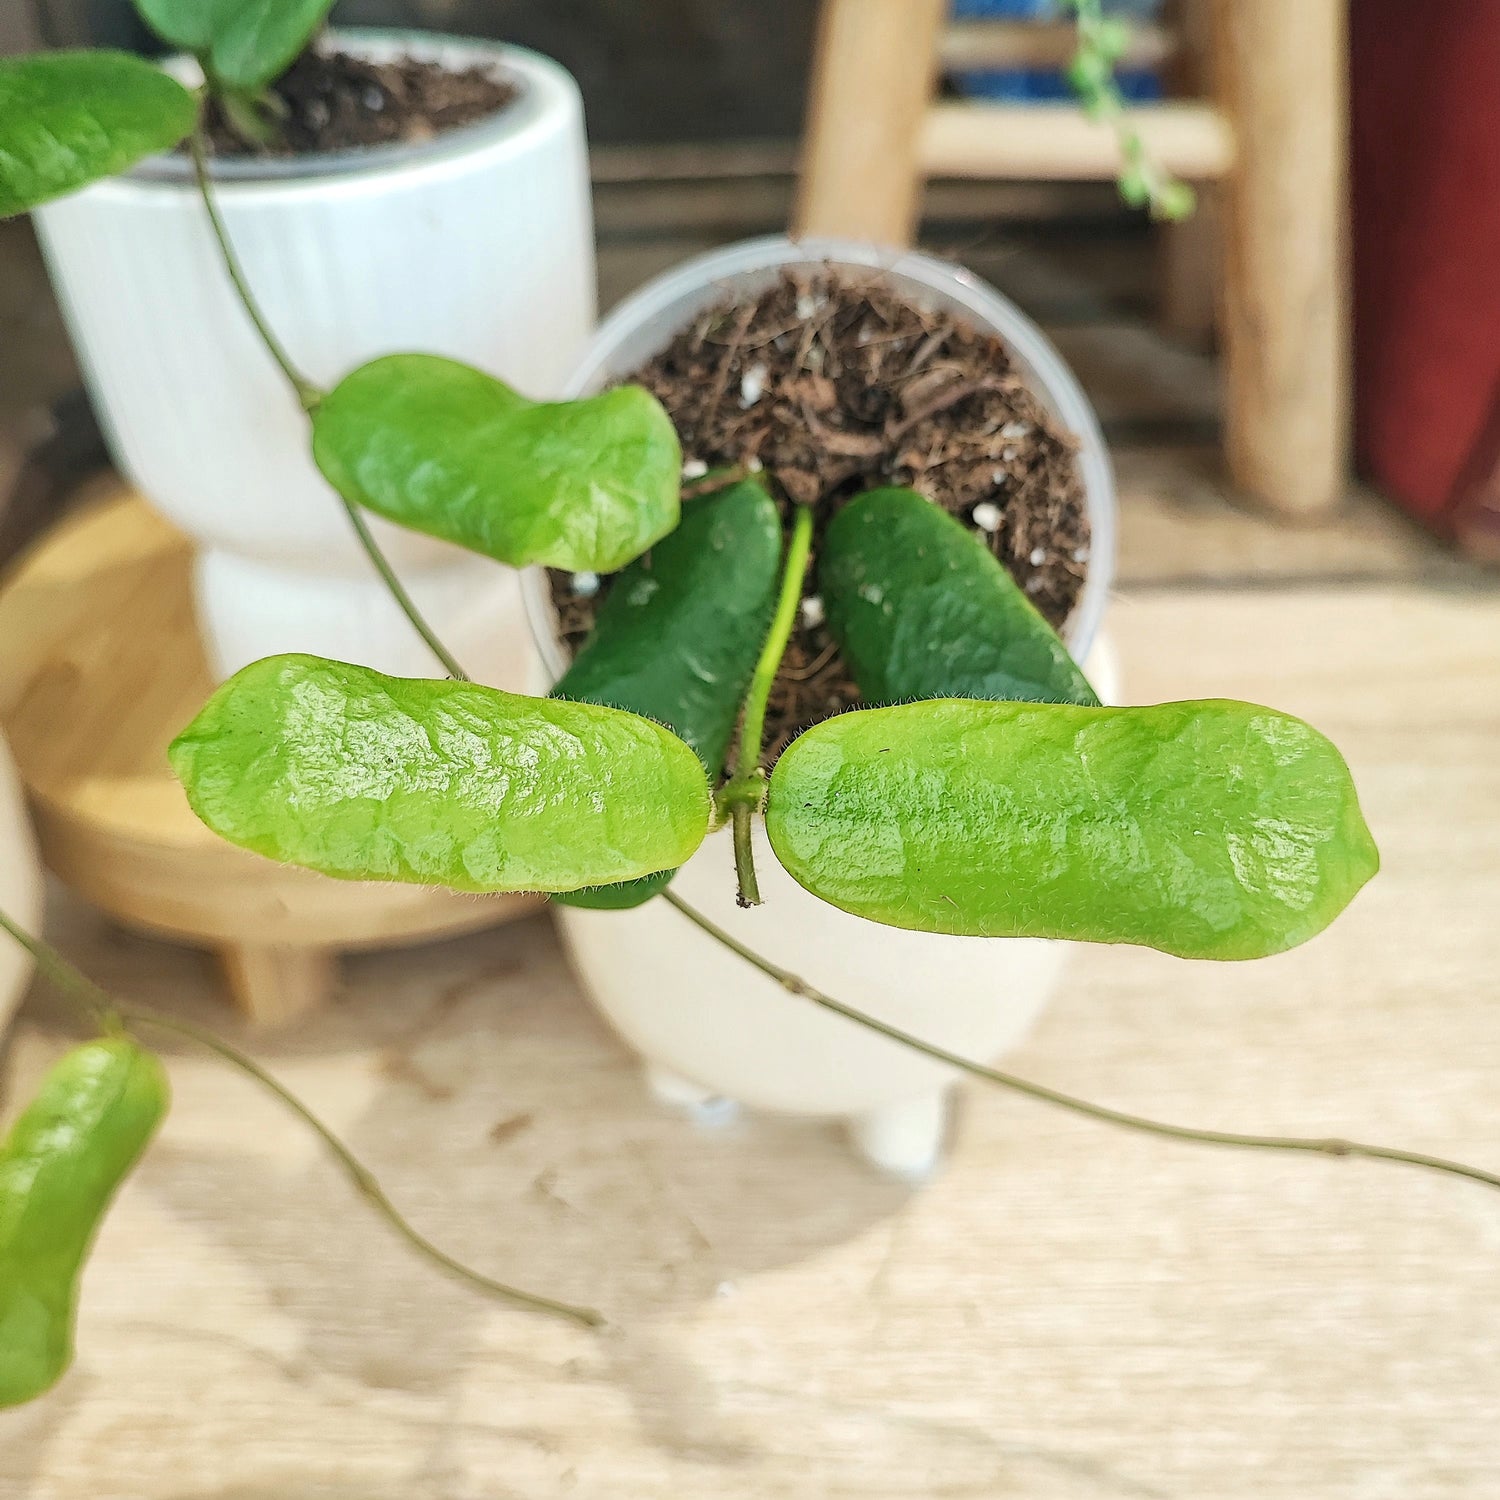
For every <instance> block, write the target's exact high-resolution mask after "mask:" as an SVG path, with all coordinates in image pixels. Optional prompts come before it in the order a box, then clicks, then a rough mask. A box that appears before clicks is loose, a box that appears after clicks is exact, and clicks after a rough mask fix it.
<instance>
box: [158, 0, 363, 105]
mask: <svg viewBox="0 0 1500 1500" xmlns="http://www.w3.org/2000/svg"><path fill="white" fill-rule="evenodd" d="M135 8H136V9H137V10H138V11H139V12H140V13H141V19H142V20H144V21H145V23H146V24H147V25H148V26H149V27H150V28H151V29H152V30H153V31H154V32H155V33H156V34H157V35H158V36H159V37H160V38H161V39H162V40H163V41H164V42H166V43H167V44H168V45H169V46H173V47H180V48H182V50H183V51H184V52H191V53H193V55H194V56H196V57H198V58H201V59H202V61H203V65H204V68H205V70H206V71H207V72H208V74H209V76H210V77H211V78H212V79H213V80H214V81H215V82H217V83H222V84H228V85H229V86H231V87H232V88H237V89H250V90H254V89H260V88H264V87H265V85H266V84H268V83H270V82H271V81H272V79H274V78H277V77H278V76H279V75H280V74H282V73H283V72H285V71H286V69H287V68H288V67H289V66H290V65H291V63H292V61H293V60H294V59H295V58H296V56H297V54H298V53H299V52H301V51H302V49H303V48H304V47H305V46H306V45H307V43H308V41H309V40H310V39H311V37H312V34H313V32H315V31H316V30H317V29H318V27H319V26H320V25H321V24H322V21H323V18H324V16H326V15H327V14H328V12H329V11H330V10H331V9H332V8H333V0H135Z"/></svg>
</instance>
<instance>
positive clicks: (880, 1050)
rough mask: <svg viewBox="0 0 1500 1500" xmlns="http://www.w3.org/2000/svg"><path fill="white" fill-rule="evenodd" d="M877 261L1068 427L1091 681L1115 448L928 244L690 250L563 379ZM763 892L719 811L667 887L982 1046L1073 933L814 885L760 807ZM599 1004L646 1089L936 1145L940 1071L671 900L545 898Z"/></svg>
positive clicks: (639, 359)
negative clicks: (874, 905)
mask: <svg viewBox="0 0 1500 1500" xmlns="http://www.w3.org/2000/svg"><path fill="white" fill-rule="evenodd" d="M823 263H831V264H832V265H834V266H844V267H849V268H851V269H858V270H860V271H864V272H868V271H869V270H870V269H877V270H880V271H881V272H883V273H884V275H885V276H886V278H887V280H888V281H889V283H890V284H891V285H892V286H893V287H894V288H895V290H897V291H898V292H899V293H901V294H903V295H905V296H907V297H908V298H910V299H911V300H912V301H913V302H916V303H918V304H920V305H924V306H927V307H933V308H941V309H944V310H946V311H951V312H952V313H955V314H957V315H958V316H960V317H962V318H965V319H966V320H968V321H969V322H971V323H973V324H974V325H975V326H977V327H980V328H984V329H988V330H991V331H993V332H995V333H997V334H998V335H999V336H1000V337H1001V338H1002V339H1004V341H1005V343H1006V345H1007V347H1008V348H1009V349H1010V351H1011V354H1012V357H1013V358H1014V360H1015V361H1016V363H1017V365H1018V367H1019V369H1020V372H1021V373H1022V375H1023V376H1024V377H1025V378H1026V379H1027V380H1028V382H1029V384H1030V385H1031V388H1032V390H1033V391H1034V392H1035V394H1036V395H1037V397H1038V398H1039V399H1040V400H1041V401H1042V402H1043V403H1044V404H1045V405H1046V406H1048V407H1049V408H1050V409H1051V410H1052V412H1053V413H1054V414H1055V415H1056V416H1057V418H1058V419H1059V420H1060V421H1061V422H1062V424H1063V425H1064V426H1065V427H1067V428H1068V429H1069V430H1070V431H1071V432H1072V433H1073V434H1074V435H1075V436H1076V437H1077V439H1078V442H1079V460H1080V465H1081V470H1082V476H1083V482H1084V485H1085V489H1086V494H1087V504H1088V510H1089V519H1090V523H1091V527H1092V542H1091V549H1090V561H1089V571H1088V577H1087V581H1086V584H1085V588H1084V591H1083V594H1082V596H1081V598H1080V600H1079V603H1078V606H1077V608H1076V609H1075V610H1074V613H1073V616H1072V618H1071V619H1070V620H1069V621H1068V623H1067V626H1066V629H1065V635H1066V638H1067V640H1068V643H1069V646H1070V647H1071V649H1072V650H1073V652H1074V654H1075V655H1077V656H1079V657H1080V658H1082V659H1086V661H1087V665H1088V667H1089V670H1090V673H1091V676H1092V677H1093V680H1094V683H1095V685H1096V687H1097V688H1098V690H1099V692H1100V694H1101V695H1102V696H1104V697H1106V698H1108V697H1109V696H1110V694H1111V692H1112V690H1113V687H1114V683H1113V675H1114V674H1113V671H1112V668H1111V663H1110V661H1109V659H1108V652H1107V650H1106V649H1105V648H1104V646H1103V642H1102V638H1101V636H1100V626H1101V621H1102V617H1103V614H1104V610H1105V604H1106V601H1107V599H1108V595H1109V587H1110V578H1111V575H1112V572H1113V565H1114V552H1115V540H1114V537H1115V498H1114V483H1113V478H1112V475H1111V470H1110V464H1109V457H1108V453H1107V450H1106V449H1105V446H1104V441H1103V438H1102V436H1101V435H1100V432H1099V426H1098V423H1097V421H1096V420H1095V417H1094V414H1093V411H1092V410H1091V408H1090V407H1089V404H1088V402H1087V400H1086V399H1085V397H1084V395H1083V393H1082V391H1081V390H1080V389H1079V387H1078V384H1077V382H1076V381H1075V380H1074V378H1073V376H1072V374H1071V373H1070V372H1069V370H1068V368H1067V367H1066V366H1065V365H1064V364H1063V363H1062V361H1061V359H1060V358H1059V356H1058V354H1057V352H1056V351H1055V350H1054V349H1053V348H1052V346H1051V345H1050V344H1049V343H1048V342H1047V340H1046V339H1045V338H1044V337H1043V335H1042V334H1041V333H1040V331H1039V330H1038V329H1037V328H1036V327H1035V325H1034V324H1033V323H1032V322H1031V321H1030V320H1029V319H1028V318H1027V317H1026V316H1025V315H1024V314H1023V313H1021V312H1020V311H1019V309H1017V308H1016V307H1015V306H1014V305H1013V304H1012V303H1010V302H1009V301H1007V300H1006V299H1005V298H1004V297H1002V296H1000V295H999V293H997V292H995V291H994V290H993V289H992V288H990V287H988V286H986V285H985V284H984V283H983V282H981V281H979V280H977V279H976V278H975V277H973V276H972V275H970V274H969V273H967V272H965V271H963V270H960V269H958V268H957V267H955V266H952V265H948V264H945V263H944V262H941V261H937V260H933V259H930V258H929V257H927V256H924V255H917V254H902V253H898V252H893V251H881V250H876V249H874V248H872V247H869V246H864V245H856V244H848V243H843V242H838V241H822V240H804V241H802V242H800V243H794V242H791V241H788V240H784V239H764V240H755V241H751V242H748V243H746V244H742V245H736V246H732V247H730V248H728V249H725V250H721V251H717V252H715V253H713V254H710V255H706V256H702V257H700V258H699V259H696V260H693V261H689V262H688V263H687V264H685V265H683V266H682V267H680V268H678V269H677V270H675V271H673V272H671V273H670V274H668V275H666V276H664V277H661V278H659V279H658V280H656V281H654V282H652V283H651V284H649V285H648V286H646V287H645V288H644V289H642V290H641V291H640V292H638V293H637V294H636V295H635V296H634V297H632V298H631V299H630V300H629V301H627V302H625V303H624V304H622V305H621V306H620V307H619V308H618V309H617V310H616V311H615V312H614V313H613V314H612V315H611V316H610V317H609V318H608V319H607V320H606V321H605V323H604V324H603V326H602V327H601V328H600V329H599V332H598V333H597V334H596V336H595V338H594V340H593V341H592V343H591V344H590V345H589V347H588V350H587V351H586V352H585V354H584V356H583V359H582V361H581V362H580V363H579V365H578V366H577V368H576V369H575V370H574V372H573V376H572V378H571V380H570V381H569V384H568V393H569V394H570V395H583V394H587V393H589V392H591V391H594V390H597V389H599V388H600V387H602V386H605V385H608V384H610V383H612V382H614V381H616V380H618V379H619V378H621V377H622V376H625V375H627V374H629V372H630V371H632V370H634V369H636V368H638V367H639V366H640V365H641V364H642V363H644V362H645V361H646V360H647V359H649V358H650V357H651V356H652V355H653V354H655V353H657V352H658V351H659V350H660V349H661V348H662V347H663V346H664V345H665V344H666V343H667V342H669V340H670V339H671V338H672V337H673V335H675V334H676V333H677V332H679V331H680V330H681V329H682V328H683V327H684V326H686V325H687V324H688V323H689V322H691V320H692V318H693V317H694V315H695V314H697V313H698V312H699V311H701V310H702V309H703V308H705V307H707V306H709V305H711V304H713V303H716V302H720V301H723V300H725V299H727V298H732V297H733V296H734V295H735V294H736V293H744V294H746V295H753V294H754V293H756V292H758V291H759V290H761V289H762V288H763V287H764V286H766V285H767V284H768V283H770V282H771V281H773V280H774V279H775V278H776V276H777V275H778V273H779V272H780V271H781V269H783V268H784V267H787V266H794V265H814V264H823ZM524 588H525V595H526V605H527V610H528V613H529V615H530V617H531V621H532V627H533V630H534V632H535V636H536V641H537V645H538V649H539V652H540V655H541V666H542V669H543V671H544V672H545V680H546V681H547V682H549V683H550V682H554V681H556V680H557V678H558V677H559V676H560V675H561V674H562V672H563V670H564V668H565V666H566V662H565V659H564V656H563V652H562V649H561V647H560V645H559V643H558V640H557V635H556V632H555V624H554V616H553V612H552V606H551V601H550V595H549V592H548V588H547V582H546V578H545V575H544V574H542V573H541V572H540V571H533V572H531V573H529V574H528V575H527V577H526V580H525V585H524ZM755 856H756V864H757V869H758V871H759V876H760V886H761V893H762V895H763V897H764V904H763V905H761V906H759V907H756V908H754V909H752V910H748V911H746V910H741V909H740V908H739V907H738V906H737V905H736V903H735V877H734V863H733V857H732V854H731V850H730V836H729V832H728V830H727V829H725V830H722V831H720V832H719V833H716V834H711V835H710V836H709V838H708V839H707V840H706V841H705V843H704V844H703V846H702V848H701V849H700V850H699V851H698V853H697V854H696V855H694V857H693V858H692V859H691V860H690V861H689V862H688V864H687V865H685V866H684V867H683V869H682V870H681V871H680V872H679V874H678V875H677V878H676V880H675V881H674V883H673V886H672V889H673V890H674V891H675V892H676V893H677V894H678V895H679V896H680V897H681V898H682V899H683V900H684V901H686V902H688V903H689V904H691V905H692V906H694V907H696V908H697V909H698V910H700V911H701V912H703V913H704V914H705V915H707V916H708V917H710V918H711V919H712V920H713V921H714V922H716V923H717V924H718V925H719V926H721V927H723V928H726V929H727V930H728V931H730V932H731V933H732V934H733V935H734V936H735V937H736V938H738V939H740V940H741V941H743V942H744V943H746V944H747V945H749V946H750V947H752V948H753V949H755V950H756V951H757V952H759V953H761V954H763V955H765V956H766V957H767V958H770V959H772V960H773V961H774V962H776V963H777V964H779V965H781V966H782V967H784V968H786V969H789V970H791V971H792V972H793V973H795V974H798V975H800V976H801V977H802V978H804V979H805V980H807V981H808V982H809V983H811V984H813V985H816V986H817V987H819V988H820V989H823V990H826V991H828V992H829V993H830V994H833V995H835V996H837V997H838V998H840V999H842V1000H845V1001H847V1002H849V1003H850V1004H853V1005H856V1006H859V1007H860V1008H862V1009H865V1010H867V1011H869V1012H870V1013H872V1014H873V1015H876V1016H878V1017H880V1018H881V1019H883V1020H885V1021H887V1022H890V1023H892V1024H894V1025H897V1026H900V1027H902V1028H904V1029H906V1030H908V1031H911V1032H913V1033H915V1034H916V1035H918V1036H921V1037H923V1038H925V1039H927V1040H930V1041H933V1042H936V1043H939V1044H941V1045H942V1046H945V1047H947V1048H950V1049H952V1050H953V1051H956V1052H959V1053H961V1054H964V1055H966V1056H969V1057H972V1058H975V1059H981V1060H983V1059H992V1058H994V1057H996V1056H998V1055H999V1054H1000V1053H1001V1052H1003V1051H1005V1050H1006V1049H1007V1048H1009V1047H1012V1046H1014V1045H1015V1044H1016V1043H1017V1042H1018V1041H1019V1040H1020V1039H1021V1038H1022V1037H1023V1036H1024V1035H1025V1033H1026V1031H1027V1030H1028V1029H1029V1027H1030V1026H1031V1024H1032V1022H1033V1021H1034V1020H1035V1019H1036V1017H1037V1015H1038V1014H1039V1013H1040V1011H1041V1009H1042V1007H1043V1006H1044V1005H1045V1004H1046V1002H1047V999H1048V998H1049V996H1050V995H1051V993H1052V990H1053V988H1054V987H1055V985H1056V983H1057V979H1058V976H1059V974H1060V973H1061V970H1062V967H1063V964H1064V962H1065V958H1066V951H1067V945H1066V944H1062V943H1054V942H1045V941H1041V940H1038V939H1009V940H998V941H997V940H986V939H980V938H953V937H942V936H934V935H931V934H927V933H917V932H904V931H898V930H896V929H893V928H887V927H882V926H879V925H877V924H875V923H873V922H868V921H865V920H863V919H862V918H859V917H854V916H850V915H848V914H847V913H845V912H841V911H838V910H836V909H835V908H833V907H831V906H829V905H827V904H826V903H824V902H822V901H819V900H818V899H817V898H816V897H814V896H812V895H809V894H808V893H807V892H806V891H804V890H803V889H802V888H801V887H800V886H799V885H797V884H796V883H795V882H794V881H793V880H792V879H791V877H790V876H789V875H787V874H786V872H785V871H784V870H782V868H781V866H780V865H779V864H778V863H777V862H776V858H775V856H774V855H773V854H772V852H771V849H770V846H769V844H768V843H767V841H766V837H765V832H764V829H763V827H762V826H761V825H760V823H759V820H757V824H756V828H755ZM556 910H557V915H558V919H559V921H560V923H561V925H562V930H563V934H564V937H565V940H566V942H567V945H568V948H569V951H570V953H571V955H572V959H573V962H574V964H575V966H576V968H577V970H578V973H579V974H580V976H581V977H582V979H583V981H584V984H585V985H586V987H587V988H588V991H589V993H590V995H591V996H592V998H593V1000H594V1002H595V1004H597V1005H598V1007H599V1009H600V1010H601V1011H602V1012H603V1013H604V1015H605V1016H606V1017H607V1018H608V1019H609V1021H610V1022H611V1023H612V1024H613V1025H614V1026H615V1028H616V1029H617V1030H618V1031H619V1032H620V1034H621V1035H622V1036H623V1037H624V1038H625V1039H626V1040H627V1041H628V1042H629V1043H630V1044H631V1045H632V1046H633V1047H634V1048H635V1049H636V1050H637V1051H638V1052H640V1053H641V1055H642V1057H643V1058H644V1059H645V1061H646V1067H647V1073H648V1077H649V1079H650V1082H651V1085H652V1087H653V1089H654V1090H655V1091H656V1093H657V1094H658V1095H659V1096H660V1097H662V1098H664V1099H666V1100H668V1101H670V1102H674V1103H677V1104H680V1105H684V1106H689V1107H700V1108H704V1109H708V1110H713V1111H716V1110H718V1109H720V1108H722V1107H723V1106H724V1105H725V1104H727V1103H731V1102H732V1103H739V1104H745V1105H750V1106H752V1107H756V1108H760V1109H766V1110H775V1111H782V1112H788V1113H795V1114H806V1115H822V1116H833V1117H842V1118H844V1119H846V1120H847V1121H848V1122H849V1125H850V1128H851V1131H852V1134H853V1137H854V1140H855V1142H856V1144H857V1145H858V1146H859V1148H860V1149H861V1150H862V1151H863V1152H864V1153H865V1154H866V1155H867V1156H868V1157H869V1158H870V1159H871V1160H873V1161H874V1162H876V1163H877V1164H878V1165H880V1166H882V1167H884V1168H886V1169H888V1170H890V1171H893V1172H897V1173H900V1174H902V1175H906V1176H912V1177H920V1176H922V1175H924V1174H925V1173H927V1172H928V1171H929V1170H930V1169H931V1168H932V1167H933V1166H934V1165H935V1163H936V1161H937V1160H938V1158H939V1155H940V1152H941V1148H942V1142H943V1136H944V1131H945V1125H946V1119H947V1112H948V1111H947V1106H948V1093H949V1090H950V1088H951V1086H952V1084H953V1082H954V1076H953V1074H952V1072H951V1071H950V1070H949V1069H947V1068H945V1067H943V1066H942V1065H940V1064H937V1063H934V1062H932V1061H930V1060H929V1059H927V1058H924V1057H922V1056H920V1055H919V1054H917V1053H914V1052H912V1051H911V1050H910V1049H908V1048H904V1047H901V1046H899V1045H897V1044H895V1043H893V1042H890V1041H887V1040H886V1039H884V1038H882V1037H880V1036H877V1035H875V1034H874V1033H872V1032H870V1031H868V1030H865V1029H862V1028H860V1027H857V1026H855V1025H853V1024H852V1023H850V1022H848V1021H846V1020H843V1019H841V1018H839V1017H837V1016H833V1015H829V1014H827V1013H825V1012H823V1011H820V1010H818V1009H816V1008H815V1007H814V1006H812V1005H811V1004H810V1003H809V1002H808V1001H806V1000H804V999H801V998H798V997H796V996H793V995H791V994H788V993H787V992H786V991H785V990H783V989H782V988H781V987H780V986H778V985H777V984H776V983H775V982H774V981H772V980H770V979H768V978H766V977H765V976H764V975H762V974H761V973H759V972H758V971H757V970H755V969H753V968H752V967H751V966H750V965H748V964H747V963H746V962H745V961H744V960H743V959H741V958H739V957H737V956H736V955H735V954H733V953H731V952H730V951H728V950H727V949H725V948H724V947H722V946H721V945H719V944H718V943H716V942H715V941H714V940H713V939H712V938H710V937H708V936H707V935H706V934H705V933H703V932H702V931H700V930H699V929H698V928H697V927H695V926H694V925H693V924H692V923H691V922H690V921H689V920H688V919H687V918H685V917H684V916H682V914H681V913H679V912H678V911H676V910H674V909H673V908H672V907H670V906H669V905H667V904H666V903H665V902H664V901H661V900H655V901H650V902H648V903H646V904H645V905H644V906H641V907H637V908H636V909H634V910H632V911H584V910H578V909H574V908H571V907H562V906H559V907H557V908H556Z"/></svg>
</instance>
